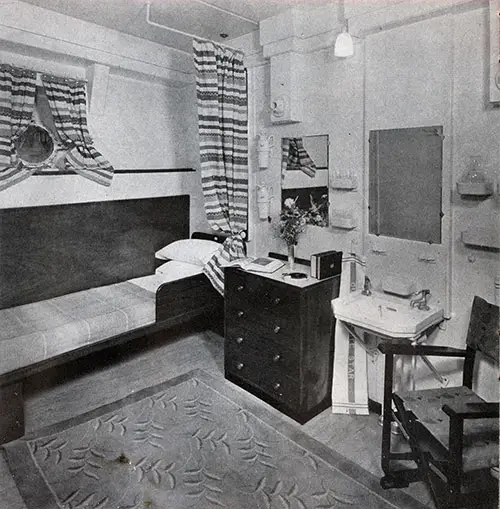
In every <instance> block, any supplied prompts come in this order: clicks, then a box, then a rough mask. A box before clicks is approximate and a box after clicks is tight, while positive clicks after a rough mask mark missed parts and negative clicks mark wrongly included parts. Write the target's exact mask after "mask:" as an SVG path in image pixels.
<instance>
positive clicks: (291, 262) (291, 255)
mask: <svg viewBox="0 0 500 509" xmlns="http://www.w3.org/2000/svg"><path fill="white" fill-rule="evenodd" d="M288 269H289V270H290V271H293V270H294V269H295V244H290V245H289V246H288Z"/></svg>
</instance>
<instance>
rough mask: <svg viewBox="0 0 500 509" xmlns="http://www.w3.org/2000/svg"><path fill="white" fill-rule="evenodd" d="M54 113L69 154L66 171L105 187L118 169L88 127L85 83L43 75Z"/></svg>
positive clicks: (58, 130)
mask: <svg viewBox="0 0 500 509" xmlns="http://www.w3.org/2000/svg"><path fill="white" fill-rule="evenodd" d="M42 83H43V86H44V89H45V93H46V94H47V99H48V101H49V105H50V110H51V113H52V117H53V119H54V124H55V126H56V129H57V134H58V136H59V138H60V141H61V144H62V145H63V147H64V149H65V150H67V153H66V156H65V168H66V169H68V170H73V171H75V172H76V173H78V174H79V175H81V176H82V177H85V178H87V179H90V180H93V181H95V182H97V183H98V184H102V185H104V186H109V185H111V180H112V178H113V173H114V169H113V167H112V166H111V164H110V163H109V162H108V161H107V160H106V159H105V158H104V157H103V156H102V154H101V153H100V152H98V151H97V150H96V148H95V147H94V142H93V140H92V138H91V136H90V134H89V131H88V127H87V95H86V87H85V83H84V82H81V81H74V80H66V79H61V78H56V77H54V76H49V75H45V74H44V75H42Z"/></svg>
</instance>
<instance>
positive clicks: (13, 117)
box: [0, 65, 36, 191]
mask: <svg viewBox="0 0 500 509" xmlns="http://www.w3.org/2000/svg"><path fill="white" fill-rule="evenodd" d="M35 95H36V73H34V72H31V71H27V70H25V69H18V68H16V67H12V66H10V65H0V191H1V190H3V189H6V188H8V187H10V186H13V185H14V184H17V183H19V182H21V181H22V180H24V179H26V178H28V177H29V176H30V175H31V174H32V173H34V171H35V169H34V168H28V167H26V166H25V165H24V164H23V163H22V161H21V160H20V159H19V157H18V155H17V153H16V150H15V146H14V141H15V139H16V137H17V136H19V135H20V134H21V133H22V132H23V131H24V129H26V127H28V125H29V124H30V122H31V117H32V115H33V110H34V107H35Z"/></svg>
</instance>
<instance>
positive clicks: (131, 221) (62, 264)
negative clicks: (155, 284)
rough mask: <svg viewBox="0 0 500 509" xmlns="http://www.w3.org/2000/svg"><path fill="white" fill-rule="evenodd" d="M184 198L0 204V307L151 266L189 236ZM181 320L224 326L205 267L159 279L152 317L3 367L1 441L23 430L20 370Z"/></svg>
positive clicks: (118, 277) (150, 269)
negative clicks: (4, 206) (165, 250)
mask: <svg viewBox="0 0 500 509" xmlns="http://www.w3.org/2000/svg"><path fill="white" fill-rule="evenodd" d="M189 206H190V200H189V196H187V195H184V196H172V197H161V198H144V199H133V200H119V201H106V202H93V203H83V204H68V205H54V206H44V207H24V208H14V209H2V210H0V234H1V238H2V242H1V243H0V309H3V308H9V307H14V306H18V305H22V304H27V303H30V302H37V301H41V300H46V299H50V298H53V297H57V296H60V295H64V294H67V293H72V292H77V291H80V290H86V289H88V288H95V287H99V286H104V285H109V284H113V283H118V282H121V281H126V280H128V279H132V278H136V277H141V276H145V275H148V274H152V273H154V271H155V267H156V264H155V252H156V251H158V250H159V249H160V248H162V247H164V246H165V245H167V244H169V243H171V242H173V241H175V240H179V239H185V238H188V236H189V210H190V209H189ZM192 237H193V238H202V239H208V240H214V241H216V242H223V241H224V236H220V235H212V234H206V233H198V232H197V233H194V234H193V235H192ZM162 262H163V261H162ZM62 268H64V270H61V269H62ZM186 322H196V325H197V326H198V327H199V326H200V325H201V326H203V327H204V328H212V329H213V330H215V331H216V332H219V333H220V334H222V333H223V330H222V324H223V298H222V297H221V296H220V295H219V294H218V293H217V291H216V290H215V289H214V288H213V287H212V285H211V284H210V282H209V280H208V278H207V277H206V276H205V275H204V274H199V275H196V276H191V277H187V278H183V279H181V280H179V281H173V282H170V283H165V284H163V285H161V286H160V288H158V290H157V293H156V322H155V323H154V324H153V325H150V326H147V327H143V328H141V329H136V330H134V331H131V332H129V333H125V334H121V335H118V336H114V337H110V338H108V339H106V340H104V341H100V342H99V343H95V344H93V345H87V346H83V347H80V348H78V349H74V350H71V351H68V352H65V353H62V354H59V355H57V356H55V357H52V358H48V359H45V360H44V361H41V362H37V363H36V364H32V365H29V366H26V367H23V368H21V369H19V370H16V371H10V372H7V373H5V374H2V375H0V408H2V409H3V410H2V412H1V413H0V444H1V443H4V442H7V441H10V440H14V439H15V438H18V437H20V436H22V435H23V434H24V410H23V408H24V402H23V398H22V383H23V379H24V378H25V377H27V376H30V375H32V374H34V373H36V372H39V371H42V370H45V369H48V368H52V367H54V366H57V365H60V364H63V363H66V362H69V361H72V360H75V359H77V358H80V357H83V356H86V355H88V354H91V353H94V352H97V351H100V350H103V349H105V348H110V347H112V346H116V345H119V344H123V343H125V342H127V341H131V340H133V339H137V338H140V337H143V336H149V335H152V334H156V333H159V332H161V331H165V330H166V329H168V328H171V327H173V326H176V325H180V324H183V323H186ZM0 354H1V353H0Z"/></svg>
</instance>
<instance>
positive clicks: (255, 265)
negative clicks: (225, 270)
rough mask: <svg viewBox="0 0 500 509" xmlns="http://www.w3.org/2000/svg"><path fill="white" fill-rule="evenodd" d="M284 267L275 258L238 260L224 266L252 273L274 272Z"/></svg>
mask: <svg viewBox="0 0 500 509" xmlns="http://www.w3.org/2000/svg"><path fill="white" fill-rule="evenodd" d="M283 265H285V264H284V263H283V262H282V261H280V260H276V259H275V258H266V257H260V258H253V257H248V258H240V259H238V260H234V261H233V262H230V263H228V264H227V265H226V267H240V268H242V269H243V270H250V271H252V272H267V273H268V274H269V273H271V272H275V271H276V270H278V269H280V268H281V267H283Z"/></svg>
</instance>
